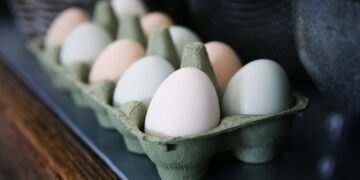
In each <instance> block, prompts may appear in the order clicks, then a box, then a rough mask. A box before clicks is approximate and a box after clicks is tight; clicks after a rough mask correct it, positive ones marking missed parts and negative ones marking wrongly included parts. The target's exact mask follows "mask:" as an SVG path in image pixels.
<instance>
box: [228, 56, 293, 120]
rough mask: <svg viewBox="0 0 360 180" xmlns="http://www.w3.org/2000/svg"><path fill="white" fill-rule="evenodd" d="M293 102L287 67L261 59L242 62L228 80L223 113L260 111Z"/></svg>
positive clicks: (267, 111)
mask: <svg viewBox="0 0 360 180" xmlns="http://www.w3.org/2000/svg"><path fill="white" fill-rule="evenodd" d="M291 105H292V95H291V87H290V82H289V79H288V76H287V74H286V72H285V71H284V69H283V68H282V67H281V66H280V65H279V64H277V63H276V62H274V61H271V60H267V59H259V60H255V61H252V62H250V63H248V64H247V65H245V66H243V67H242V68H241V69H240V70H239V71H238V72H237V73H236V74H235V75H234V76H233V77H232V78H231V80H230V81H229V83H228V85H227V87H226V90H225V93H224V96H223V102H222V110H223V113H224V115H228V116H229V115H240V114H247V115H261V114H272V113H278V112H281V111H283V110H285V109H287V108H289V107H290V106H291Z"/></svg>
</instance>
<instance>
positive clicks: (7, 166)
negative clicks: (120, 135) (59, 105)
mask: <svg viewBox="0 0 360 180" xmlns="http://www.w3.org/2000/svg"><path fill="white" fill-rule="evenodd" d="M0 179H12V180H13V179H116V176H115V175H114V174H113V173H112V172H111V171H110V170H109V169H108V168H107V167H106V166H105V165H104V164H103V163H102V162H101V161H100V160H99V159H98V158H97V157H96V156H95V155H94V154H92V152H91V151H90V150H88V149H87V148H86V147H85V146H84V145H83V144H82V143H81V141H80V140H79V139H78V138H77V137H76V136H75V135H74V134H73V133H72V132H71V131H70V130H69V129H68V128H67V127H66V126H65V125H64V124H63V123H62V122H61V121H60V120H58V119H57V117H56V116H55V115H54V114H53V113H52V112H51V111H50V109H49V108H48V107H47V106H46V105H44V104H43V103H42V102H41V101H40V100H39V99H38V98H37V97H36V96H34V95H33V94H32V93H31V91H30V90H28V89H27V88H26V87H25V86H24V85H23V84H22V83H21V81H20V80H19V79H18V78H17V77H16V76H15V74H14V73H13V72H11V71H9V70H8V68H7V67H5V66H4V65H3V64H0Z"/></svg>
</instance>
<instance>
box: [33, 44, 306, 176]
mask: <svg viewBox="0 0 360 180" xmlns="http://www.w3.org/2000/svg"><path fill="white" fill-rule="evenodd" d="M41 41H42V40H41V39H34V40H33V41H32V42H31V44H32V45H31V49H32V51H33V52H34V53H35V54H36V55H37V56H38V59H39V62H40V64H41V65H42V67H43V68H44V70H45V71H46V72H47V73H49V75H50V77H51V79H52V81H53V82H54V84H55V85H56V87H58V88H59V89H63V90H68V91H70V92H71V94H72V97H73V99H74V101H75V103H76V104H77V105H78V106H80V107H87V108H91V109H93V110H94V112H95V114H96V117H97V120H98V121H99V124H100V125H101V126H102V127H104V128H115V129H116V130H117V131H119V133H120V134H121V135H122V136H123V138H124V141H125V144H126V147H127V148H128V150H129V151H131V152H133V153H137V154H146V155H147V156H148V157H149V158H150V159H151V160H152V161H153V162H154V163H155V165H156V167H157V170H158V172H159V175H160V176H161V178H162V179H200V178H201V177H203V176H204V174H205V173H206V171H207V168H208V165H209V164H210V162H211V159H212V157H213V156H214V155H215V154H217V153H221V152H225V151H231V152H232V153H233V154H234V155H235V156H236V157H237V158H238V159H239V160H241V161H244V162H247V163H262V162H268V161H270V160H272V159H273V158H275V157H276V155H278V154H279V149H280V147H281V144H282V142H283V140H284V138H285V137H286V132H287V131H288V129H289V127H290V125H291V122H292V119H293V117H294V116H295V115H297V114H299V113H300V112H302V111H303V110H304V109H305V108H306V107H307V104H308V99H307V98H306V97H304V96H302V95H301V94H299V93H294V94H293V96H294V102H295V103H294V105H293V106H292V107H291V108H289V109H287V110H284V111H282V112H280V113H276V114H271V115H241V116H228V117H223V118H222V120H221V123H220V125H219V126H217V127H216V128H214V129H212V130H210V131H208V132H206V133H201V134H195V135H191V136H186V137H175V138H166V139H164V138H158V137H155V136H152V135H148V134H145V133H144V118H145V115H146V108H145V106H144V105H143V104H142V103H140V102H130V103H127V104H124V105H122V106H121V107H113V106H112V105H111V99H112V95H113V91H114V86H115V85H114V84H113V83H112V82H111V81H107V80H104V81H99V82H96V83H94V84H91V85H89V84H86V83H85V82H84V80H85V78H86V77H87V74H88V72H89V67H88V66H87V65H86V64H74V65H72V66H70V67H66V68H65V67H62V66H61V65H60V64H58V63H57V62H58V58H57V57H58V54H59V51H60V49H59V48H54V49H49V50H47V51H43V50H42V49H41V48H40V47H41ZM204 52H205V53H206V50H205V47H204V46H202V45H201V44H194V45H192V46H189V47H187V49H186V50H185V54H189V53H190V55H184V59H183V61H182V67H188V66H192V67H196V68H198V69H200V70H202V71H204V72H205V73H207V74H208V75H209V77H211V79H212V80H214V79H215V78H214V76H213V72H212V69H211V65H210V63H209V60H208V58H207V55H206V54H205V55H204ZM196 53H197V54H196Z"/></svg>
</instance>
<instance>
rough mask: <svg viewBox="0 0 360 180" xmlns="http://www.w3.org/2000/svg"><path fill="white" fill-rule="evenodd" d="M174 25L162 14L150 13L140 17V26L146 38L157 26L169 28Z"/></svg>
mask: <svg viewBox="0 0 360 180" xmlns="http://www.w3.org/2000/svg"><path fill="white" fill-rule="evenodd" d="M173 24H174V23H173V21H172V20H171V18H170V17H169V16H168V15H166V14H164V13H162V12H152V13H149V14H146V15H145V16H143V17H141V26H142V28H143V30H144V33H145V35H146V36H147V37H149V36H150V34H151V32H152V31H153V30H154V29H155V28H156V27H159V26H163V27H170V26H172V25H173Z"/></svg>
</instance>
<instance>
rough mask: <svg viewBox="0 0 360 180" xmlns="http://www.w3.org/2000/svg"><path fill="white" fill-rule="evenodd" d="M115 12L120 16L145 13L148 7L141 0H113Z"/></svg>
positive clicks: (112, 4)
mask: <svg viewBox="0 0 360 180" xmlns="http://www.w3.org/2000/svg"><path fill="white" fill-rule="evenodd" d="M111 6H112V7H113V9H114V11H115V14H116V16H117V17H118V18H120V17H122V16H124V15H126V14H133V15H144V14H145V13H146V8H145V6H144V4H143V3H142V2H141V0H111Z"/></svg>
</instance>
